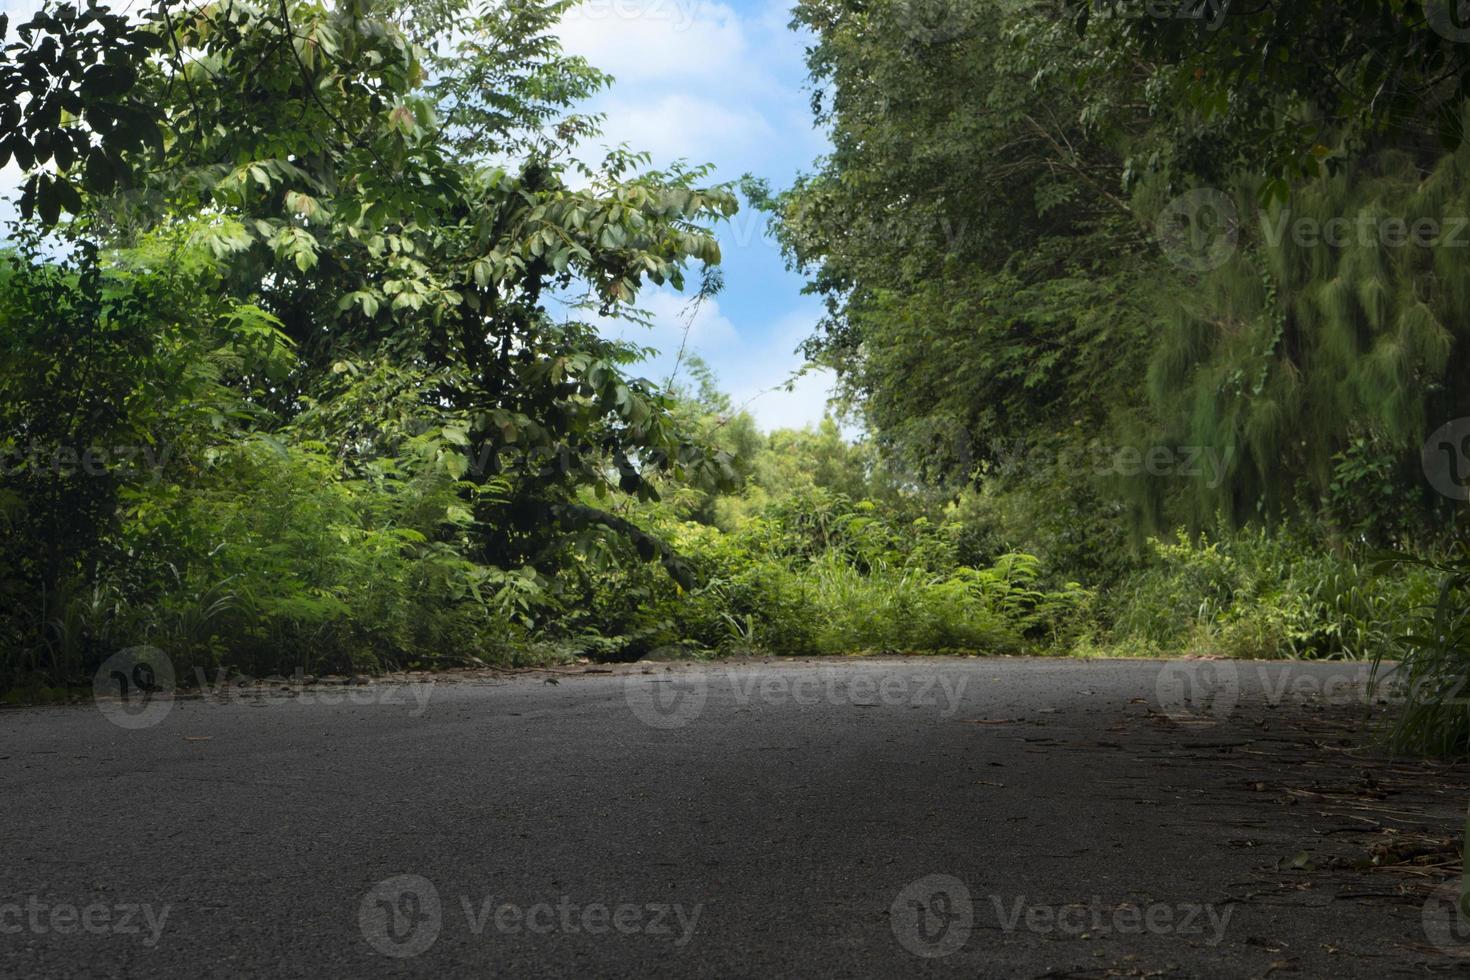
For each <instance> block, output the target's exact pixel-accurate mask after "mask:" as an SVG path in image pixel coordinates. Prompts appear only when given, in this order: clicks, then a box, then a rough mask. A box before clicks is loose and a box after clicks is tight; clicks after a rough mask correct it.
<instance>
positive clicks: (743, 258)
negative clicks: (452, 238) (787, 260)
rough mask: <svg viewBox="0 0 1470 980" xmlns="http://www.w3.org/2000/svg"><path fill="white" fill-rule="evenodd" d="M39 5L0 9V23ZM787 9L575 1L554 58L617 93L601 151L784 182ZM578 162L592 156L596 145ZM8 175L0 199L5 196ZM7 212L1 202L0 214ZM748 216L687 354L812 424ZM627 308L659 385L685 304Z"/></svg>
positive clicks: (813, 148) (802, 114) (794, 110)
mask: <svg viewBox="0 0 1470 980" xmlns="http://www.w3.org/2000/svg"><path fill="white" fill-rule="evenodd" d="M39 6H40V4H39V2H38V0H0V10H3V11H4V12H6V13H9V14H11V22H12V23H14V22H16V20H17V19H24V18H25V17H28V16H29V14H30V13H31V12H32V11H34V10H35V9H37V8H38V7H39ZM789 7H790V0H726V2H710V0H586V2H584V3H583V4H582V5H581V6H579V7H578V8H576V9H575V10H574V11H573V12H572V13H571V14H570V15H569V16H568V17H567V18H566V19H565V21H564V22H563V24H562V27H561V36H562V41H563V44H564V46H565V47H566V49H567V50H568V51H569V52H571V53H573V54H579V55H582V56H584V57H586V58H587V59H588V61H590V62H591V63H592V64H593V65H595V66H596V67H598V68H600V69H602V70H603V71H606V72H608V73H610V74H612V75H613V76H614V77H615V78H616V79H617V81H616V83H615V84H614V85H613V86H612V88H611V89H609V90H608V91H606V92H604V93H601V94H599V95H598V96H597V97H596V98H594V99H593V100H591V101H590V102H589V104H588V105H586V106H584V107H581V108H582V109H583V110H584V111H591V112H600V113H604V114H605V115H606V117H607V120H606V124H605V126H604V137H603V140H602V141H601V142H602V143H603V144H615V143H627V144H629V146H631V147H632V148H633V149H636V150H646V151H648V152H649V153H651V154H652V156H653V161H654V164H655V165H666V164H668V163H670V162H672V161H674V160H676V159H684V160H687V161H689V162H690V163H712V164H715V165H716V167H717V168H718V170H717V174H716V178H715V179H718V180H734V179H737V178H739V177H740V176H741V175H742V174H744V173H753V174H756V175H758V176H761V177H765V178H768V179H769V180H770V181H771V182H772V184H773V185H775V186H776V187H786V186H788V185H789V184H790V183H791V181H792V179H793V178H794V177H795V175H796V174H797V173H798V172H799V171H801V170H803V169H806V168H808V167H809V166H810V165H811V162H812V160H813V159H814V158H815V157H817V156H819V155H820V154H821V153H822V152H824V149H825V146H826V142H825V139H824V138H823V136H822V134H821V133H819V132H817V131H816V130H815V129H814V127H813V125H812V119H811V110H810V107H809V97H808V93H807V90H806V89H805V87H804V84H803V81H804V78H805V65H804V62H803V47H804V43H805V42H804V39H803V38H802V37H801V36H800V35H798V34H796V33H795V32H793V31H791V30H790V29H789V28H788V26H787V25H788V23H789V21H790V13H789ZM587 150H588V154H587V155H588V156H589V157H595V156H600V152H598V147H597V146H596V145H589V146H588V147H587ZM17 177H18V175H17V174H16V173H15V172H14V165H13V164H12V165H11V166H10V167H9V168H7V169H6V170H4V171H0V192H3V193H4V194H5V196H9V193H10V192H11V191H12V189H13V188H14V187H15V186H16V183H17ZM8 212H9V208H8V207H6V206H4V205H0V218H3V217H5V216H7V214H8ZM764 225H765V223H764V221H763V220H762V218H761V216H760V215H758V214H755V213H754V212H750V211H743V212H742V213H741V214H740V215H739V216H738V217H737V218H736V219H735V220H734V222H732V223H731V225H729V226H728V227H726V228H724V229H723V230H722V231H721V232H720V241H721V250H722V252H723V255H724V272H725V290H724V292H723V293H721V294H720V296H718V297H717V298H716V299H714V300H712V301H708V302H706V303H705V304H704V305H703V306H702V307H701V308H700V309H699V310H698V312H697V314H696V315H695V318H694V321H693V326H692V328H691V329H690V332H689V343H688V347H689V349H690V350H692V351H694V352H696V353H698V354H699V355H700V356H701V357H703V358H704V359H705V360H706V361H708V362H709V364H710V365H711V366H712V367H713V368H714V369H715V371H716V373H717V374H718V376H719V378H720V382H721V387H723V388H724V389H725V390H726V391H728V392H730V393H731V394H732V395H733V396H734V398H735V402H736V404H737V405H739V404H746V403H748V407H749V411H750V412H751V413H752V414H753V415H754V416H755V417H756V419H757V421H758V422H759V423H760V424H761V425H762V426H763V427H765V428H782V427H787V426H800V425H805V424H808V423H812V422H815V421H817V420H819V419H820V418H821V417H822V414H823V410H824V406H825V402H826V397H827V393H828V390H829V387H830V382H831V379H830V377H829V376H827V375H825V374H822V373H814V374H811V375H808V376H807V377H805V378H803V379H801V380H800V381H799V382H798V383H797V385H796V388H795V390H794V391H793V392H790V393H788V392H785V391H768V390H767V389H770V388H772V387H773V386H777V385H780V384H782V383H783V382H784V381H786V380H787V379H788V378H789V377H790V376H791V375H792V373H793V372H795V371H796V370H798V369H799V368H801V367H802V363H803V362H802V359H801V357H799V356H798V355H797V354H796V353H795V348H796V346H797V345H798V344H799V343H800V342H801V341H802V340H803V339H805V338H806V337H807V336H808V335H809V334H810V333H811V332H812V329H813V327H814V325H815V324H816V322H817V319H818V318H819V316H820V314H821V305H820V302H819V301H818V300H817V299H816V298H815V297H811V296H803V295H801V286H802V281H801V279H800V277H798V276H796V275H793V274H792V273H789V272H787V271H786V269H785V266H784V263H783V262H782V260H781V256H780V253H779V250H778V249H777V248H776V246H775V244H774V243H773V242H772V241H770V239H769V238H768V236H767V235H766V234H765V227H764ZM639 305H640V306H642V307H643V308H644V309H645V310H647V311H648V312H649V313H650V314H651V315H652V318H653V321H654V327H653V328H652V329H651V330H650V329H645V328H640V327H637V326H633V325H622V324H620V325H613V326H610V327H609V328H608V331H609V333H610V334H612V335H614V336H624V337H626V338H627V339H630V340H633V341H635V342H637V343H640V344H645V345H648V346H653V347H658V348H660V349H662V350H663V351H665V352H666V353H665V354H664V355H663V356H662V357H660V358H658V359H656V360H654V361H652V362H650V363H649V364H647V365H646V366H645V367H644V369H643V370H642V372H641V373H643V374H645V375H646V376H647V377H649V378H653V379H656V380H660V381H662V380H664V379H665V378H666V377H667V376H668V373H669V370H670V368H671V367H672V365H673V360H674V354H675V353H676V352H677V350H678V349H679V345H680V342H681V340H682V339H683V334H684V320H685V317H684V315H683V314H684V311H685V309H686V307H687V305H688V298H687V297H686V296H680V295H679V294H677V293H674V292H672V291H669V290H652V291H648V292H645V293H644V295H643V296H641V297H640V303H639Z"/></svg>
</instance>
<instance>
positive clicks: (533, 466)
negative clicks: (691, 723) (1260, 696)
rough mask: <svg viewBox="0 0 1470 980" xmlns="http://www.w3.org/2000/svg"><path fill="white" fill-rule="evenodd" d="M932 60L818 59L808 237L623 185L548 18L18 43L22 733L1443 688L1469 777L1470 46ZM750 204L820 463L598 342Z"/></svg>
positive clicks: (1164, 32) (8, 414) (1009, 17)
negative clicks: (1355, 677) (460, 691)
mask: <svg viewBox="0 0 1470 980" xmlns="http://www.w3.org/2000/svg"><path fill="white" fill-rule="evenodd" d="M922 6H924V5H923V4H918V5H916V4H912V3H908V2H902V3H900V2H894V3H891V4H888V3H878V4H868V3H856V2H853V0H801V2H798V3H796V4H795V8H794V17H795V20H796V23H797V24H798V25H799V26H801V27H802V28H804V29H806V30H809V31H810V32H811V34H812V37H813V46H812V48H811V50H810V54H809V58H810V68H811V72H812V79H813V93H814V96H815V97H814V100H813V105H814V109H815V111H816V113H817V118H818V120H819V122H821V123H822V124H823V125H824V126H825V127H826V128H827V129H828V131H829V132H830V134H831V137H832V141H833V152H832V153H831V154H830V155H829V156H827V157H825V158H823V159H821V160H818V161H814V163H813V169H812V170H811V171H810V172H809V173H807V174H805V175H803V176H802V177H801V178H800V179H799V180H797V181H796V182H795V184H794V185H793V186H790V187H784V188H776V187H772V186H771V185H770V184H769V183H767V182H766V181H763V180H761V179H759V178H757V177H752V178H748V179H747V180H745V181H744V182H742V183H741V184H740V185H739V186H732V185H722V184H712V183H710V180H709V178H710V170H708V169H707V168H702V167H698V166H690V165H686V164H670V165H667V166H664V167H663V169H659V168H658V167H655V166H654V164H655V163H658V164H660V165H664V164H665V163H666V162H664V161H650V160H648V159H646V158H645V157H642V156H640V155H638V154H637V153H636V152H634V151H632V150H627V149H615V150H612V151H610V152H606V153H603V152H602V151H597V152H593V151H591V150H590V149H589V148H590V147H594V146H596V144H597V137H596V133H597V120H596V119H592V118H586V117H583V116H579V115H577V113H576V107H577V105H579V104H580V103H581V102H583V101H584V100H585V99H586V98H587V97H588V96H589V95H591V94H592V93H594V92H596V91H598V90H600V89H601V88H603V87H604V86H606V85H608V84H610V83H611V80H610V79H608V78H607V77H606V76H603V75H602V74H600V73H599V72H598V71H597V70H596V68H595V66H590V65H587V64H585V63H583V62H581V61H580V60H578V59H574V58H568V57H566V56H564V55H563V54H561V52H560V51H559V49H558V47H557V45H556V43H555V40H554V29H555V25H556V23H557V21H558V19H559V18H560V17H561V16H562V14H563V13H564V12H565V10H566V9H567V7H568V4H567V3H565V2H562V0H517V2H512V3H494V2H492V3H487V4H474V3H470V2H467V0H431V2H430V0H425V2H420V0H407V2H404V3H392V4H387V3H378V2H375V0H373V2H354V3H347V4H333V5H323V4H317V3H312V2H303V0H286V2H283V3H281V4H267V5H255V4H250V3H239V2H237V3H230V4H211V5H206V6H203V7H196V6H181V5H173V4H168V3H163V4H159V5H155V6H152V7H149V8H148V9H147V10H146V11H145V12H143V13H133V14H124V13H121V12H111V11H108V10H107V9H106V8H88V9H86V10H83V11H77V10H76V9H75V8H69V7H57V8H50V9H48V11H47V12H43V13H42V14H40V15H38V16H37V18H36V19H34V20H33V21H31V22H30V23H29V24H27V25H16V24H4V23H3V21H0V34H3V40H4V41H5V43H6V44H7V45H9V46H8V47H6V48H5V50H4V53H3V55H0V93H3V94H4V96H5V98H4V100H3V104H4V106H5V108H4V109H3V110H0V164H3V163H6V162H10V161H14V162H15V163H16V164H17V165H18V166H19V167H20V168H21V170H22V171H24V172H25V173H26V174H27V175H28V178H29V182H28V183H27V185H26V188H25V191H24V195H23V198H22V202H21V203H22V208H23V210H24V212H25V214H26V216H27V217H26V220H25V221H22V222H20V223H19V224H18V225H17V226H16V227H15V228H13V229H11V231H10V234H9V240H10V242H11V244H10V246H9V247H8V248H7V250H6V251H4V252H3V254H0V529H3V534H0V690H5V691H9V692H10V694H9V695H8V696H9V697H11V698H12V699H26V698H36V697H44V696H46V693H47V692H51V693H52V694H53V695H60V694H63V693H64V692H65V691H67V690H69V689H74V688H75V687H77V686H79V685H88V684H90V682H91V677H92V675H93V674H94V673H95V672H96V670H97V669H98V666H99V665H100V664H101V663H102V662H103V661H104V660H106V659H107V658H108V657H109V656H111V655H112V654H114V653H115V652H117V651H118V650H121V649H125V648H129V647H135V646H139V645H150V646H154V647H157V648H158V649H160V650H163V651H165V652H166V653H167V655H168V656H169V657H170V658H171V660H172V661H173V662H174V663H175V665H176V666H177V668H178V669H179V671H180V676H185V677H186V676H188V671H189V670H190V669H191V668H193V667H200V668H203V669H205V670H207V671H209V672H211V673H213V672H215V671H217V670H218V669H220V668H227V669H230V670H236V671H240V672H245V673H251V674H255V675H261V674H267V673H290V672H291V671H293V670H296V669H298V668H299V669H302V670H304V671H305V672H307V673H322V672H331V671H372V670H379V669H387V668H391V667H433V666H450V665H464V664H527V663H545V662H556V661H565V660H569V659H573V658H580V657H585V658H590V659H593V660H603V661H610V660H634V659H639V658H643V657H648V656H656V657H657V656H661V657H672V656H691V657H714V656H727V655H733V654H772V655H794V654H861V653H876V652H900V653H909V652H927V653H933V652H954V653H977V654H995V653H1021V652H1029V653H1046V654H1059V655H1060V654H1069V653H1078V654H1083V655H1090V656H1163V655H1179V654H1206V655H1217V656H1227V657H1270V658H1284V657H1303V658H1305V657H1311V658H1353V659H1363V660H1372V661H1377V662H1388V661H1393V660H1397V659H1399V658H1400V657H1401V656H1405V655H1407V656H1408V661H1407V666H1406V668H1405V675H1406V676H1408V677H1409V678H1410V679H1412V680H1414V681H1415V682H1416V684H1415V686H1414V689H1413V693H1412V696H1411V697H1410V700H1409V703H1408V707H1407V709H1406V714H1405V717H1404V723H1403V725H1402V727H1401V728H1400V738H1401V742H1402V744H1404V745H1406V746H1409V747H1413V748H1417V749H1427V750H1432V751H1436V752H1441V753H1445V754H1456V753H1459V752H1463V751H1464V750H1465V749H1466V748H1467V746H1470V715H1467V712H1466V708H1465V703H1464V702H1465V698H1464V697H1463V696H1462V694H1461V693H1460V689H1461V688H1462V687H1464V686H1465V683H1464V682H1465V680H1466V678H1467V676H1470V638H1467V626H1466V616H1467V614H1470V605H1467V602H1466V593H1467V586H1466V574H1467V573H1466V564H1465V561H1464V559H1463V557H1457V556H1458V555H1459V554H1460V553H1459V552H1457V550H1456V548H1457V542H1458V540H1459V539H1460V537H1461V536H1462V533H1463V532H1462V528H1461V521H1462V520H1463V511H1464V499H1465V496H1467V495H1466V494H1464V493H1460V492H1459V491H1461V490H1463V489H1464V486H1465V481H1466V480H1467V479H1470V453H1467V451H1466V445H1465V442H1464V439H1465V438H1466V437H1467V436H1470V423H1467V424H1466V427H1465V429H1464V431H1461V430H1459V429H1456V428H1454V426H1455V423H1456V422H1457V420H1464V419H1466V418H1467V417H1470V390H1467V389H1466V387H1465V386H1464V385H1463V384H1461V383H1459V379H1462V378H1464V377H1465V376H1466V373H1467V368H1470V347H1467V344H1466V339H1467V338H1466V336H1465V333H1466V331H1467V329H1470V327H1467V324H1470V274H1467V272H1466V266H1465V263H1464V258H1465V256H1466V254H1470V253H1467V252H1465V251H1463V250H1461V251H1456V249H1457V248H1460V247H1470V231H1467V230H1466V227H1465V222H1464V219H1465V218H1466V217H1467V216H1470V146H1466V144H1465V141H1464V139H1463V130H1464V123H1465V119H1466V115H1465V104H1464V103H1465V96H1466V81H1465V80H1466V79H1470V72H1467V71H1465V70H1464V69H1465V68H1466V67H1467V66H1466V65H1464V64H1463V61H1464V60H1465V59H1466V58H1467V57H1470V53H1467V51H1466V50H1465V48H1466V46H1465V45H1455V44H1453V43H1452V42H1451V40H1449V39H1447V37H1446V36H1445V35H1444V34H1443V32H1440V31H1437V30H1436V29H1435V27H1434V25H1433V24H1432V23H1430V22H1428V21H1426V19H1425V16H1424V13H1423V10H1422V7H1421V5H1419V4H1417V3H1415V4H1409V3H1399V2H1392V0H1381V2H1377V3H1369V4H1362V5H1351V9H1347V7H1346V6H1340V5H1338V4H1335V3H1330V2H1327V0H1322V2H1311V3H1303V4H1299V5H1295V9H1294V10H1293V11H1292V12H1290V13H1281V12H1279V11H1274V9H1273V10H1272V11H1270V12H1267V13H1260V12H1255V13H1243V14H1239V15H1236V14H1232V15H1230V16H1228V17H1225V18H1224V19H1223V21H1221V22H1219V23H1215V22H1211V23H1208V24H1206V23H1201V22H1196V21H1191V20H1179V21H1177V22H1173V21H1156V20H1147V19H1142V18H1120V17H1109V16H1104V15H1103V14H1104V13H1105V11H1104V10H1103V8H1105V7H1106V6H1107V5H1106V4H1101V3H1086V2H1081V0H1070V2H1066V3H1062V4H1060V5H1058V4H1028V3H1024V2H1017V3H996V4H976V3H963V4H957V5H955V6H954V7H953V8H950V7H947V6H945V5H944V4H938V5H937V7H936V10H937V14H936V12H935V11H929V12H928V13H927V14H926V15H925V18H923V19H919V20H916V19H915V17H916V15H915V10H916V8H917V7H922ZM1359 8H1361V9H1359ZM1379 8H1381V9H1379ZM1416 11H1417V13H1416ZM1382 13H1388V14H1392V16H1390V17H1383V16H1379V15H1380V14H1382ZM931 15H933V16H931ZM935 16H938V17H939V19H938V21H936V20H935V19H934V17H935ZM937 25H938V26H943V27H944V29H943V30H939V29H938V26H937ZM1309 25H1310V26H1311V29H1310V30H1309V29H1307V28H1308V26H1309ZM1203 31H1208V32H1209V35H1210V37H1211V38H1213V39H1214V41H1213V42H1212V43H1211V44H1210V45H1201V44H1199V43H1197V42H1198V40H1199V37H1200V33H1201V32H1203ZM446 38H449V39H451V40H445V39H446ZM1363 51H1366V52H1370V54H1368V55H1365V56H1363V55H1359V54H1353V52H1363ZM1328 77H1331V78H1335V79H1336V80H1337V82H1338V84H1337V85H1336V86H1325V85H1321V84H1319V83H1320V81H1321V79H1323V78H1328ZM1374 92H1377V94H1376V95H1372V93H1374ZM1362 93H1369V96H1371V97H1369V96H1364V95H1363V94H1362ZM587 161H594V162H591V163H589V162H587ZM742 197H743V198H744V199H745V201H746V202H747V204H748V205H749V206H753V207H755V208H757V209H759V210H761V211H763V212H765V214H766V215H767V216H768V217H769V219H770V221H771V227H772V229H773V231H774V233H775V234H776V235H777V236H778V238H779V240H780V242H781V243H782V246H783V247H784V249H785V251H786V254H787V256H788V258H789V260H790V262H791V264H792V267H793V268H795V269H798V270H800V271H802V272H803V273H805V274H806V275H807V276H808V277H809V279H810V282H811V288H812V289H813V291H814V292H816V293H817V294H819V295H821V296H822V297H823V298H824V299H825V300H826V301H827V309H828V316H827V318H826V319H825V320H824V321H823V322H822V323H821V324H820V325H819V327H818V329H817V330H816V332H815V333H814V335H813V336H812V338H811V339H810V340H809V341H808V343H807V345H806V351H805V353H806V354H807V356H808V357H809V358H810V360H811V361H812V363H814V364H818V365H821V366H824V367H827V368H830V369H832V370H834V371H835V372H836V374H837V376H838V378H839V381H840V391H839V397H838V399H837V401H836V403H835V404H834V406H833V416H832V417H831V418H829V419H828V420H827V421H825V422H824V423H823V424H821V425H820V426H817V427H813V428H809V429H805V430H783V431H775V432H762V431H759V430H758V429H757V428H756V426H755V424H754V422H753V421H752V419H751V418H750V416H749V415H747V414H745V413H744V412H742V411H741V410H740V409H739V408H738V407H736V406H734V405H733V404H732V403H731V402H730V400H729V399H728V398H727V397H726V396H725V395H723V394H722V393H721V391H720V387H719V379H718V377H717V376H716V375H715V374H714V373H713V372H712V371H710V370H709V369H708V368H707V367H706V366H704V365H703V364H701V363H700V362H699V361H698V359H697V358H686V359H685V360H684V363H683V368H682V370H681V372H680V373H679V374H678V375H677V376H676V377H674V378H672V379H668V380H666V381H664V382H662V383H658V382H653V381H650V380H647V379H645V378H643V377H642V371H643V368H642V367H641V362H643V361H644V360H645V358H646V356H647V354H648V352H647V351H645V350H642V349H640V348H638V347H637V346H635V345H631V344H627V343H623V342H616V341H612V340H609V339H607V336H606V332H605V330H602V329H600V326H599V325H603V324H605V323H606V322H608V320H609V319H614V320H615V319H626V320H630V321H633V322H637V321H638V320H640V318H641V317H642V314H641V313H640V312H639V306H638V301H639V295H640V293H641V292H646V291H647V290H648V289H650V288H652V287H656V286H672V287H675V288H679V289H683V290H684V291H685V292H686V295H688V297H689V299H690V302H691V303H699V302H701V301H702V300H704V299H707V298H709V297H710V296H713V295H715V294H717V293H718V291H719V289H720V288H721V277H720V272H719V269H718V264H719V259H720V254H719V244H718V235H719V230H720V227H721V223H722V222H723V221H724V220H725V219H727V218H729V217H730V216H732V215H733V214H734V213H735V212H736V210H737V208H738V207H739V206H740V205H741V199H742ZM1334 222H1339V223H1338V224H1334ZM1333 228H1336V229H1337V230H1338V231H1339V232H1343V229H1347V230H1346V231H1345V232H1343V233H1342V234H1337V233H1334V232H1332V229H1333ZM1416 228H1420V229H1430V230H1433V232H1434V234H1433V235H1432V236H1429V235H1427V234H1426V235H1425V236H1420V237H1413V236H1414V235H1415V234H1417V233H1414V232H1412V230H1413V229H1416ZM1364 229H1367V231H1366V232H1365V231H1364ZM1401 229H1407V230H1405V231H1403V232H1402V233H1401ZM1324 231H1326V232H1328V233H1327V234H1325V235H1324ZM1457 236H1458V237H1457Z"/></svg>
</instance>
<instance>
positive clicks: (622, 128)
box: [599, 94, 775, 165]
mask: <svg viewBox="0 0 1470 980" xmlns="http://www.w3.org/2000/svg"><path fill="white" fill-rule="evenodd" d="M599 109H600V110H601V111H602V112H605V113H607V117H608V118H607V123H606V124H605V125H604V126H603V139H602V142H603V143H605V144H607V145H615V144H618V143H627V144H628V145H629V146H630V147H631V148H632V149H634V150H640V151H647V152H648V153H649V154H651V155H652V156H653V161H654V163H655V164H656V165H664V164H668V163H671V162H673V161H674V160H678V159H685V160H688V161H689V162H691V163H695V164H699V163H708V162H712V161H720V160H728V159H730V158H731V157H735V156H744V155H746V154H748V153H750V151H751V150H752V149H754V148H757V147H759V146H761V145H763V144H766V143H768V142H769V141H770V140H771V139H773V138H774V137H775V132H774V131H773V130H772V128H771V125H770V123H769V122H767V121H766V118H765V116H763V115H762V114H761V113H759V112H757V111H756V110H754V109H751V108H748V107H741V106H731V105H722V104H720V103H719V102H716V101H714V100H712V99H708V98H701V97H698V96H692V95H682V94H676V95H664V96H662V97H659V98H656V99H653V100H651V101H645V100H640V99H636V98H634V99H622V98H617V99H610V100H608V101H607V102H605V103H603V104H602V105H601V106H599Z"/></svg>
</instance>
